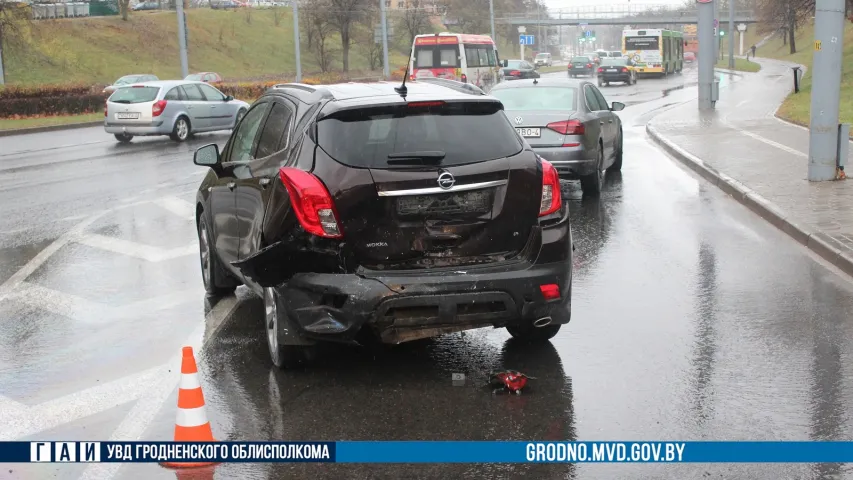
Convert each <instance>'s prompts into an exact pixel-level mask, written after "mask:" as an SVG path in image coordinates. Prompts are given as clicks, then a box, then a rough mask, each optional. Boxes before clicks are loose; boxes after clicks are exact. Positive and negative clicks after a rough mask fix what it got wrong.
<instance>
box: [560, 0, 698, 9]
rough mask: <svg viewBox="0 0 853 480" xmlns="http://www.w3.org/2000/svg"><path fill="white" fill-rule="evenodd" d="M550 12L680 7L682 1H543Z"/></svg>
mask: <svg viewBox="0 0 853 480" xmlns="http://www.w3.org/2000/svg"><path fill="white" fill-rule="evenodd" d="M545 3H546V4H547V5H548V8H549V9H550V10H558V9H561V8H571V7H587V6H590V7H591V6H594V5H628V4H631V5H681V4H682V3H684V0H630V1H628V0H545Z"/></svg>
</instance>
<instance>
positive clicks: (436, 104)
mask: <svg viewBox="0 0 853 480" xmlns="http://www.w3.org/2000/svg"><path fill="white" fill-rule="evenodd" d="M442 105H444V102H442V101H435V102H409V103H407V104H406V106H407V107H409V108H429V107H440V106H442Z"/></svg>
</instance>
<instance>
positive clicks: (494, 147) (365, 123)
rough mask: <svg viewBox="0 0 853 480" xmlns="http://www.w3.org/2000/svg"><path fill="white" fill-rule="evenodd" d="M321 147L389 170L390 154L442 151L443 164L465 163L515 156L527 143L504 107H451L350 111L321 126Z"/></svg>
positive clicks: (342, 159)
mask: <svg viewBox="0 0 853 480" xmlns="http://www.w3.org/2000/svg"><path fill="white" fill-rule="evenodd" d="M317 135H318V144H319V145H320V147H321V148H322V149H323V150H325V151H326V153H328V154H329V155H331V156H332V157H333V158H334V159H336V160H337V161H339V162H341V163H343V164H346V165H349V166H353V167H367V168H384V167H388V162H387V160H388V155H389V154H392V153H413V152H432V151H442V152H444V153H445V157H444V159H443V160H442V161H441V164H440V165H443V166H450V165H462V164H467V163H476V162H483V161H487V160H494V159H497V158H503V157H509V156H512V155H516V154H517V153H518V152H520V151H521V148H522V145H521V144H520V143H519V142H518V139H517V138H516V135H515V132H514V131H513V128H512V125H510V124H509V121H508V120H507V119H506V116H505V115H504V113H503V111H502V110H501V109H500V104H497V103H495V102H488V103H470V102H469V103H448V104H445V105H444V106H441V107H429V108H422V107H418V108H410V107H406V106H393V107H380V108H371V109H359V110H348V111H343V112H339V113H336V114H335V115H334V116H333V117H329V118H326V119H323V120H321V121H320V122H318V123H317Z"/></svg>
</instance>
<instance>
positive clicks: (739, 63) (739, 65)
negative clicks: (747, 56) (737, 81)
mask: <svg viewBox="0 0 853 480" xmlns="http://www.w3.org/2000/svg"><path fill="white" fill-rule="evenodd" d="M717 68H726V69H727V68H729V58H728V56H726V58H725V59H723V60H720V61H718V62H717ZM734 69H735V70H736V71H738V72H757V71H759V70H761V65H759V64H757V63H755V62H750V61H748V60H744V59H742V58H735V68H734Z"/></svg>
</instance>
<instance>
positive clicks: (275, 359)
mask: <svg viewBox="0 0 853 480" xmlns="http://www.w3.org/2000/svg"><path fill="white" fill-rule="evenodd" d="M284 315H287V313H286V312H284V311H283V310H282V309H280V308H278V293H276V291H275V289H274V288H270V287H266V288H264V330H265V333H266V335H265V336H266V338H267V347H269V351H270V359H271V360H272V363H273V365H275V366H276V367H278V368H280V369H283V370H284V369H293V368H296V367H298V366H299V365H301V364H303V363H305V361H306V360H307V359H308V357H307V355H306V353H307V349H308V347H304V346H299V345H284V344H282V343H280V342H279V340H278V334H279V329H280V327H281V324H282V323H283V321H284Z"/></svg>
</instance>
